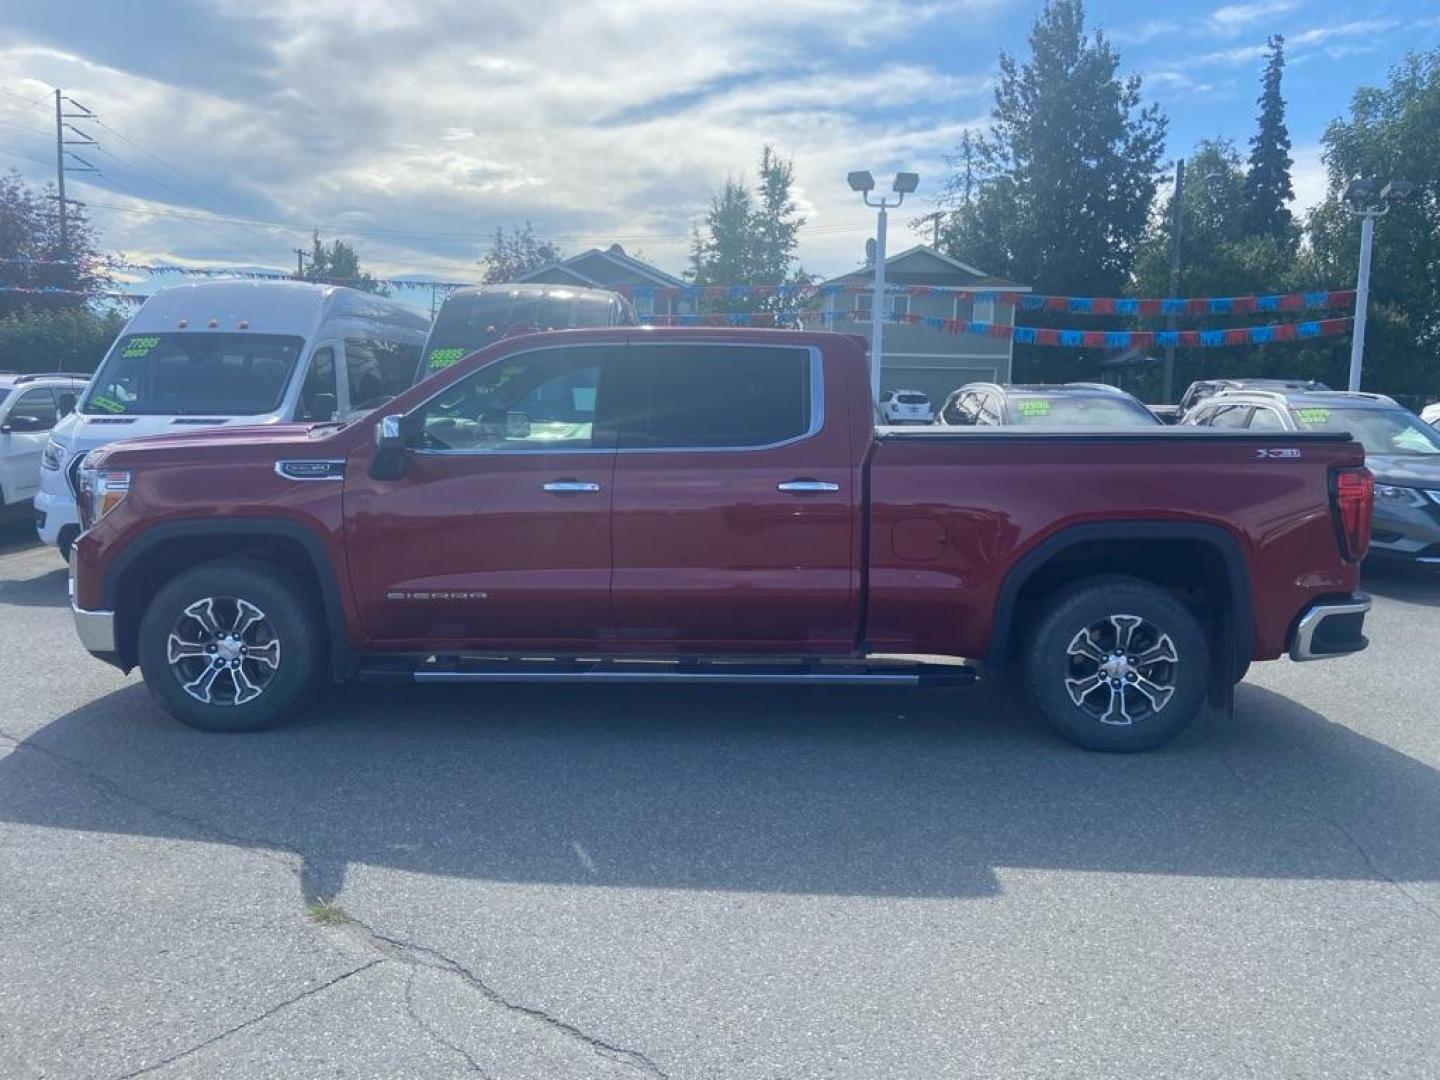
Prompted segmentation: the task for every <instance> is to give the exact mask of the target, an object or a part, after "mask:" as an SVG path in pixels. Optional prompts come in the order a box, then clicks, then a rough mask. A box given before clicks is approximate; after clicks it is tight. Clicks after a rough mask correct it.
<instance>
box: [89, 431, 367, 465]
mask: <svg viewBox="0 0 1440 1080" xmlns="http://www.w3.org/2000/svg"><path fill="white" fill-rule="evenodd" d="M342 430H344V429H343V428H340V427H337V426H335V425H333V424H257V425H252V426H249V427H225V428H207V429H202V430H200V431H192V432H190V433H188V434H184V435H170V434H166V435H150V436H146V437H144V438H139V439H125V440H123V441H121V442H116V443H112V444H110V445H109V446H108V447H107V448H106V450H105V452H104V454H103V456H97V461H103V462H111V461H120V460H124V459H128V458H132V457H137V456H138V457H143V458H146V459H149V458H152V457H161V458H164V459H170V460H178V459H190V460H194V459H195V457H196V455H197V454H203V455H206V456H208V457H209V458H210V459H211V460H215V459H216V458H217V457H218V458H222V459H225V460H231V461H233V460H237V459H240V460H244V459H251V460H253V459H254V458H255V457H257V456H259V457H270V456H277V455H280V454H285V453H295V452H301V453H303V454H304V455H305V456H313V454H314V453H315V452H316V451H317V448H319V447H321V446H324V445H326V444H327V443H329V442H330V440H331V439H332V438H333V437H334V436H335V434H336V433H338V432H340V431H342Z"/></svg>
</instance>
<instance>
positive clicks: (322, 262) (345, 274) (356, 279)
mask: <svg viewBox="0 0 1440 1080" xmlns="http://www.w3.org/2000/svg"><path fill="white" fill-rule="evenodd" d="M305 278H306V280H308V281H323V282H327V283H329V284H331V285H345V286H348V287H349V288H352V289H360V290H361V291H363V292H370V293H376V294H378V295H380V296H388V295H389V293H388V291H387V290H386V289H385V287H384V286H383V285H381V284H380V283H379V282H378V281H376V280H375V278H374V277H373V276H372V275H371V274H368V273H366V272H365V271H364V270H362V269H361V268H360V256H359V254H358V253H357V252H356V251H355V249H354V248H353V247H351V246H350V245H349V244H347V243H346V242H345V241H344V240H334V241H332V242H331V243H330V244H329V245H327V244H326V243H325V241H323V240H321V239H320V230H319V229H316V230H315V234H314V236H313V237H312V240H311V246H310V263H309V265H308V266H306V267H305Z"/></svg>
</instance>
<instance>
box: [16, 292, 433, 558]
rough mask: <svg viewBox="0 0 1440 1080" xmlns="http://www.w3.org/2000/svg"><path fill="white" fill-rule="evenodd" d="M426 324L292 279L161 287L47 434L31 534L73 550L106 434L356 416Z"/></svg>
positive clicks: (399, 378) (395, 382) (404, 312)
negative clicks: (83, 488) (88, 458)
mask: <svg viewBox="0 0 1440 1080" xmlns="http://www.w3.org/2000/svg"><path fill="white" fill-rule="evenodd" d="M429 326H430V320H429V319H428V318H426V317H425V316H424V315H421V314H419V313H417V312H416V311H414V310H413V309H411V308H409V307H406V306H405V305H403V304H400V303H397V302H396V301H394V300H389V299H386V298H385V297H382V296H375V295H373V294H371V293H364V292H359V291H357V290H355V289H343V288H338V287H335V286H331V285H317V284H311V283H308V282H295V281H247V282H236V281H209V282H203V283H201V284H198V285H177V286H175V287H173V288H169V289H161V290H160V291H159V292H157V293H156V294H155V295H154V296H152V297H150V299H148V300H146V301H145V303H144V304H143V305H141V307H140V309H139V310H138V311H136V312H135V314H134V316H133V317H132V318H131V319H130V321H129V322H128V323H127V324H126V326H125V329H124V331H122V332H121V334H120V336H119V338H117V339H116V341H115V344H114V345H112V346H111V347H110V350H109V352H108V353H106V355H105V359H104V360H103V361H101V363H100V367H99V370H98V371H96V373H95V376H94V379H93V380H92V381H91V383H90V385H89V388H88V390H87V391H86V393H85V394H84V396H83V397H82V398H81V400H80V403H79V406H78V408H76V410H75V412H74V413H73V414H72V415H71V416H69V417H67V418H66V419H65V420H64V421H63V422H62V423H60V424H58V425H57V426H56V427H55V430H54V431H53V432H52V433H51V436H50V443H49V445H48V446H47V447H46V449H45V459H44V466H45V468H44V469H43V470H42V472H41V476H40V491H39V492H38V493H37V495H36V496H35V509H36V522H37V531H38V532H39V534H40V539H41V540H42V541H44V542H45V543H46V544H53V545H55V546H56V547H58V548H59V549H60V553H61V554H62V555H64V556H66V557H67V558H68V557H69V551H70V545H71V543H72V542H73V541H74V539H75V537H76V536H77V535H78V534H79V532H80V519H79V516H78V513H77V509H76V504H75V498H76V492H77V490H78V489H77V486H76V485H77V476H78V472H79V469H80V463H81V461H82V460H83V459H84V457H85V455H86V454H87V453H89V452H90V451H91V450H94V449H95V448H96V447H100V446H104V445H106V444H107V443H110V442H113V441H115V440H116V439H133V438H136V437H138V436H141V435H162V434H169V433H174V432H189V431H193V430H195V429H196V428H199V427H241V426H246V425H250V424H274V423H280V422H282V421H289V420H316V421H326V420H330V419H332V418H334V417H336V416H341V417H351V416H358V415H361V414H363V413H364V412H366V411H367V410H369V409H373V408H375V407H376V406H377V405H380V404H383V403H384V402H385V401H386V400H388V399H389V398H391V397H393V396H394V395H396V394H398V393H400V392H401V391H402V390H405V389H406V388H408V387H409V386H410V384H411V382H412V377H413V374H414V371H415V365H416V363H417V361H418V360H419V358H420V348H421V346H422V345H423V344H424V342H425V332H426V330H427V329H428V328H429Z"/></svg>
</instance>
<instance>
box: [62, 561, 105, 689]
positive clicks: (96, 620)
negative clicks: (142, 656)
mask: <svg viewBox="0 0 1440 1080" xmlns="http://www.w3.org/2000/svg"><path fill="white" fill-rule="evenodd" d="M70 614H71V616H72V617H73V618H74V619H75V633H76V634H77V635H78V636H79V638H80V644H81V645H83V646H85V651H86V652H88V653H90V654H91V655H92V656H98V657H100V658H101V659H102V660H105V661H107V662H109V663H112V664H113V663H115V657H116V652H117V650H116V648H115V613H114V612H113V611H86V610H85V609H84V608H82V607H80V606H79V605H78V604H77V603H76V602H75V563H74V562H71V563H70Z"/></svg>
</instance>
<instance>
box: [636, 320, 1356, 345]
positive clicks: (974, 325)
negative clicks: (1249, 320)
mask: <svg viewBox="0 0 1440 1080" xmlns="http://www.w3.org/2000/svg"><path fill="white" fill-rule="evenodd" d="M821 320H822V321H823V322H825V323H835V322H848V323H861V324H865V323H868V322H869V321H870V319H869V317H868V316H867V315H862V314H861V313H860V312H857V311H846V312H828V313H825V314H824V315H823V316H821ZM647 321H648V322H651V323H657V324H664V325H668V326H767V327H779V328H781V329H793V328H795V327H796V325H797V324H798V322H799V321H800V320H799V318H798V317H797V316H795V315H792V314H786V313H783V312H780V313H777V312H771V311H731V312H726V313H724V314H714V315H660V316H654V317H651V318H649V319H647ZM885 321H886V322H887V323H890V324H896V323H899V324H904V325H910V326H926V327H929V328H931V329H934V330H939V331H942V332H943V333H947V334H970V335H972V336H975V337H988V338H1000V339H1002V340H1008V341H1014V342H1015V343H1016V344H1018V345H1053V346H1060V347H1068V348H1093V349H1115V350H1124V349H1137V348H1138V349H1148V348H1155V347H1161V348H1163V347H1164V346H1167V345H1174V346H1177V347H1179V348H1217V347H1221V346H1225V345H1270V344H1273V343H1275V342H1282V341H1304V340H1307V339H1309V338H1319V337H1332V336H1334V335H1336V334H1343V333H1344V332H1345V330H1346V328H1347V327H1348V326H1349V324H1350V322H1351V319H1350V318H1349V317H1348V316H1347V317H1345V318H1342V319H1317V320H1314V321H1310V322H1295V323H1272V324H1269V325H1266V326H1236V327H1229V328H1226V329H1219V330H1079V329H1054V328H1048V327H1038V326H1010V325H1008V324H1006V323H992V322H977V321H975V320H967V319H942V318H939V317H938V316H931V315H891V316H890V317H888V318H887V319H886V320H885Z"/></svg>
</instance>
